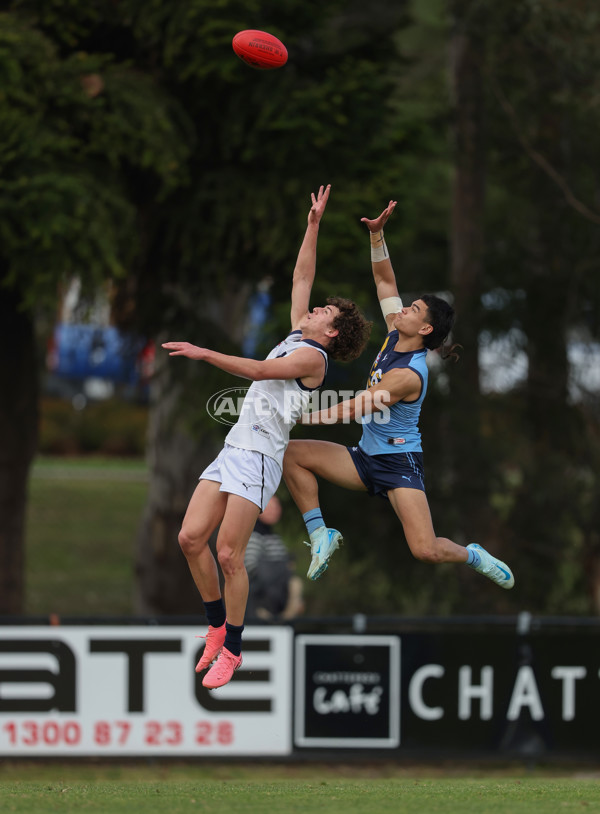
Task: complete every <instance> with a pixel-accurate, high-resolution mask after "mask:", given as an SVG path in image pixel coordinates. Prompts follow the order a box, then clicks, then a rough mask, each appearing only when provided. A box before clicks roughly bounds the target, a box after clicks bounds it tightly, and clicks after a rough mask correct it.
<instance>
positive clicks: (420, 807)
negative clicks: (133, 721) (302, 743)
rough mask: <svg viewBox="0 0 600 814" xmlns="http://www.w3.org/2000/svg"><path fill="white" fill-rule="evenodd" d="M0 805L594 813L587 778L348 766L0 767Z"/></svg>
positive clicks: (247, 811)
mask: <svg viewBox="0 0 600 814" xmlns="http://www.w3.org/2000/svg"><path fill="white" fill-rule="evenodd" d="M0 809H1V810H2V811H6V812H8V811H17V812H28V814H33V813H34V812H35V814H38V812H40V814H41V812H55V811H57V812H83V811H85V812H87V811H90V812H95V811H96V812H102V814H113V813H114V814H119V813H120V812H131V811H138V810H139V811H144V812H145V814H158V813H159V812H161V814H163V813H164V812H168V814H180V813H183V812H193V811H203V812H209V811H210V812H217V811H218V812H224V813H225V814H227V813H228V812H244V814H290V813H292V814H293V813H294V812H295V813H296V814H299V813H300V812H302V813H303V814H304V812H306V814H309V812H310V814H312V813H313V812H318V814H380V812H381V813H382V814H387V812H390V814H391V812H395V814H437V812H440V813H442V812H443V814H471V813H472V814H488V812H489V814H493V813H494V812H506V814H526V813H527V814H557V812H575V811H577V812H580V811H586V812H592V811H600V784H599V783H598V779H597V777H569V776H562V777H557V776H553V774H552V773H548V772H543V773H538V774H537V775H535V776H532V775H529V774H527V773H525V772H524V771H523V772H519V771H518V770H517V771H515V772H514V773H512V774H511V773H510V772H509V773H507V772H501V771H497V770H496V771H494V770H490V771H487V772H486V771H483V770H479V771H474V772H471V773H467V772H457V770H452V771H450V772H448V773H444V772H443V771H441V770H425V769H406V768H400V767H390V766H387V767H372V768H369V769H360V768H357V767H355V766H340V767H338V768H335V767H331V766H326V767H325V768H321V767H315V766H303V765H300V766H291V767H283V766H279V765H276V766H273V767H270V768H269V767H265V766H264V765H259V766H252V765H248V764H246V765H240V766H231V765H228V766H222V765H215V766H211V765H206V764H202V765H197V766H173V765H167V766H165V765H160V764H159V765H156V766H141V767H139V766H89V765H83V766H74V765H68V766H63V765H59V764H27V765H19V764H14V765H13V764H4V765H3V766H1V767H0Z"/></svg>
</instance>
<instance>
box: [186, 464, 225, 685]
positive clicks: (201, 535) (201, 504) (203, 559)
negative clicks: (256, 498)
mask: <svg viewBox="0 0 600 814" xmlns="http://www.w3.org/2000/svg"><path fill="white" fill-rule="evenodd" d="M220 485H221V484H220V483H217V482H215V481H210V480H201V481H200V482H199V483H198V485H197V486H196V489H195V491H194V494H193V495H192V498H191V500H190V503H189V505H188V508H187V511H186V514H185V517H184V519H183V524H182V527H181V531H180V532H179V545H180V546H181V550H182V551H183V554H184V555H185V558H186V559H187V563H188V567H189V569H190V573H191V574H192V577H193V579H194V583H195V584H196V587H197V588H198V591H199V593H200V596H201V597H202V599H203V601H204V604H205V608H206V609H207V610H206V614H207V616H208V617H209V625H208V631H207V633H206V636H204V637H202V638H205V639H206V642H205V645H204V650H203V651H202V655H201V657H200V660H199V661H198V664H197V665H196V672H197V673H201V672H203V671H204V670H206V668H207V667H209V666H210V665H211V664H212V662H213V661H214V660H215V659H216V658H217V656H218V655H219V653H220V652H221V650H222V648H223V644H224V642H225V609H224V606H223V603H222V600H221V588H220V585H219V574H218V570H217V562H216V560H215V558H214V556H213V554H212V551H211V550H210V548H209V545H208V541H209V539H210V536H211V534H212V533H213V532H214V530H215V529H216V528H217V526H218V525H219V523H220V522H221V520H222V519H223V515H224V513H225V508H226V506H227V495H226V494H225V493H224V492H221V491H220Z"/></svg>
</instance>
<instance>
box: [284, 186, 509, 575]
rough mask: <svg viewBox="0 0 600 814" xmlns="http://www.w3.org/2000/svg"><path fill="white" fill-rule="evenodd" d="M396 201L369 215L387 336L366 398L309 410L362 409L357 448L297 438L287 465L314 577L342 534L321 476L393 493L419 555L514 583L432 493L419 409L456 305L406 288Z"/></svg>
mask: <svg viewBox="0 0 600 814" xmlns="http://www.w3.org/2000/svg"><path fill="white" fill-rule="evenodd" d="M395 206H396V202H395V201H390V203H389V205H388V206H387V207H386V209H384V211H383V212H382V213H381V215H380V216H379V217H378V218H375V219H374V220H369V219H368V218H363V219H362V221H363V223H365V224H366V226H367V228H368V229H369V232H370V238H371V263H372V268H373V277H374V280H375V287H376V289H377V296H378V299H379V302H380V305H381V309H382V313H383V317H384V319H385V322H386V326H387V330H388V333H387V336H386V338H385V341H384V343H383V346H382V348H381V350H380V351H379V353H378V354H377V357H376V358H375V361H374V363H373V365H372V367H371V370H370V374H369V379H368V382H367V388H366V390H364V391H363V392H362V393H360V394H359V395H358V396H357V397H356V398H354V399H349V400H347V401H343V402H340V403H339V404H337V405H335V406H333V407H331V408H330V409H327V410H321V411H319V412H317V413H310V414H304V415H303V416H302V423H303V424H334V423H339V422H342V421H349V420H352V419H355V418H359V419H360V420H362V423H363V433H362V437H361V439H360V441H359V443H358V446H355V447H345V446H342V445H341V444H335V443H332V442H329V441H316V440H306V441H291V442H290V444H289V446H288V448H287V451H286V454H285V457H284V466H283V474H284V478H285V482H286V484H287V487H288V489H289V491H290V493H291V495H292V497H293V498H294V500H295V502H296V505H297V506H298V508H299V509H300V511H301V512H302V515H303V517H304V521H305V523H306V528H307V531H308V533H309V536H310V543H307V545H308V546H310V549H311V563H310V566H309V569H308V574H307V576H308V577H309V578H310V579H313V580H314V579H318V578H319V577H320V576H321V574H323V572H324V571H325V570H326V569H327V567H328V565H329V560H330V559H331V557H332V555H333V553H334V552H335V551H336V550H337V548H338V547H339V544H340V543H341V542H342V535H341V534H340V532H339V531H337V530H336V529H331V528H327V526H326V525H325V522H324V520H323V516H322V513H321V509H320V506H319V492H318V481H317V477H321V478H325V480H328V481H330V482H332V483H335V484H337V485H338V486H343V487H344V488H346V489H352V490H357V491H363V492H364V491H367V492H369V494H370V495H380V496H382V497H384V498H387V499H388V500H389V502H390V503H391V505H392V508H393V509H394V511H395V512H396V514H397V515H398V518H399V519H400V522H401V523H402V527H403V530H404V535H405V537H406V542H407V543H408V546H409V548H410V550H411V552H412V554H413V556H414V557H416V558H417V559H418V560H422V561H424V562H430V563H441V562H456V563H466V564H467V565H469V566H471V568H473V569H474V570H475V571H477V572H479V573H481V574H484V575H485V576H486V577H488V578H489V579H491V580H492V581H493V582H495V583H496V584H497V585H500V586H501V587H502V588H507V589H508V588H512V587H513V585H514V577H513V574H512V572H511V570H510V568H509V567H508V566H507V565H506V564H505V563H503V562H501V561H500V560H498V559H496V557H493V556H492V555H491V554H489V553H488V552H487V551H486V550H485V549H483V548H482V547H481V546H479V545H477V544H476V543H471V544H470V545H468V546H466V548H465V547H464V546H461V545H458V544H457V543H455V542H453V541H452V540H449V539H448V538H447V537H438V536H437V535H436V533H435V531H434V528H433V523H432V520H431V513H430V510H429V504H428V501H427V497H426V495H425V485H424V475H423V459H422V450H421V434H420V431H419V415H420V412H421V405H422V403H423V400H424V398H425V395H426V393H427V375H428V370H427V364H426V357H427V352H428V350H436V349H438V348H439V349H441V355H442V357H443V358H445V357H447V356H449V355H452V352H453V348H452V347H448V346H447V345H446V344H445V343H446V341H447V338H448V335H449V334H450V331H451V330H452V326H453V323H454V309H453V308H452V307H451V306H450V305H449V304H448V303H447V302H446V301H445V300H443V299H441V298H440V297H437V296H435V295H433V294H424V295H423V296H421V297H419V298H418V299H416V300H415V301H414V302H412V303H411V304H410V305H408V306H403V305H402V301H401V299H400V297H399V295H398V288H397V285H396V277H395V275H394V270H393V268H392V263H391V261H390V257H389V253H388V251H387V246H386V243H385V239H384V235H383V227H384V225H385V223H386V222H387V220H388V218H389V216H390V215H391V214H392V212H393V211H394V208H395Z"/></svg>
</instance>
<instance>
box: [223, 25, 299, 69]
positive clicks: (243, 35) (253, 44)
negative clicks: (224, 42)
mask: <svg viewBox="0 0 600 814" xmlns="http://www.w3.org/2000/svg"><path fill="white" fill-rule="evenodd" d="M231 44H232V46H233V50H234V51H235V53H236V54H237V55H238V56H239V58H240V59H243V60H244V62H245V63H246V64H247V65H250V67H252V68H260V70H262V71H269V70H271V69H272V68H281V67H282V66H283V65H285V63H286V62H287V58H288V52H287V48H286V47H285V45H284V44H283V43H282V42H281V40H278V39H277V37H274V36H273V35H272V34H268V33H267V32H266V31H252V30H248V31H240V32H238V33H237V34H236V35H235V37H234V38H233V42H232V43H231Z"/></svg>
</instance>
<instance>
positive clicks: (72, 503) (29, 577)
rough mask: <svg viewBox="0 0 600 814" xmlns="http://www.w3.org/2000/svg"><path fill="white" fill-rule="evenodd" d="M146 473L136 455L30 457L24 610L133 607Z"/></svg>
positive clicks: (108, 611)
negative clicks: (129, 457) (124, 457)
mask: <svg viewBox="0 0 600 814" xmlns="http://www.w3.org/2000/svg"><path fill="white" fill-rule="evenodd" d="M145 475H146V469H145V465H144V463H143V462H141V461H136V460H115V459H95V458H76V459H66V458H50V459H43V458H42V459H39V460H38V461H36V464H35V466H34V468H33V473H32V477H31V481H30V485H29V503H28V512H27V530H26V599H25V612H26V613H27V614H31V615H48V614H51V613H56V614H59V615H89V616H92V615H96V614H97V615H101V616H106V615H121V614H130V613H132V611H133V608H132V589H133V562H134V548H135V537H136V532H137V528H138V524H139V520H140V517H141V513H142V509H143V507H144V504H145V501H146V496H147V491H148V486H147V483H146V480H145Z"/></svg>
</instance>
